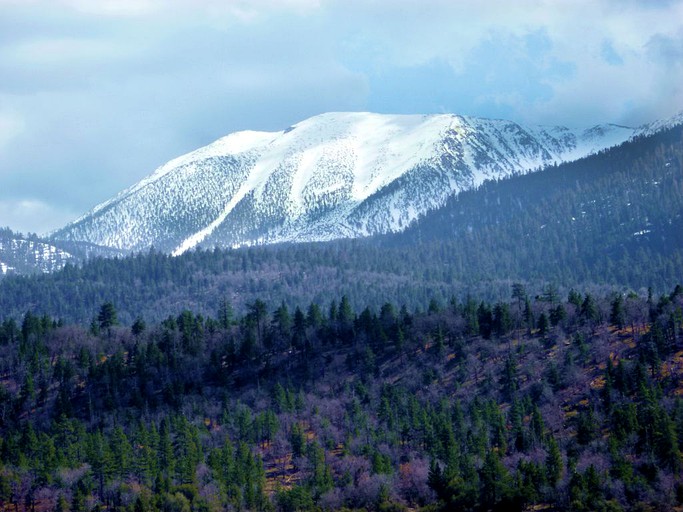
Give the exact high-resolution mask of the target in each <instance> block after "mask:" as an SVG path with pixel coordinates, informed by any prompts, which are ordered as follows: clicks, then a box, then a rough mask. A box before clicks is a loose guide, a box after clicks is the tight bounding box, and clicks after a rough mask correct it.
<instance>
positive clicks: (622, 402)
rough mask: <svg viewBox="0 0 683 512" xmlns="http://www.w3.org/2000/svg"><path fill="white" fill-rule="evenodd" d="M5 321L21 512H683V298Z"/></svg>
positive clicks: (7, 447) (7, 435) (11, 481)
mask: <svg viewBox="0 0 683 512" xmlns="http://www.w3.org/2000/svg"><path fill="white" fill-rule="evenodd" d="M507 296H508V297H511V298H510V300H507V299H506V300H502V301H499V302H496V303H487V302H483V301H480V300H477V299H475V298H473V297H467V298H465V299H463V300H456V299H453V300H452V301H450V302H449V303H448V304H439V303H438V301H433V302H432V303H431V304H430V307H429V310H428V312H426V313H422V314H413V313H411V312H409V311H408V310H406V309H405V308H401V309H399V307H398V306H397V305H392V304H391V303H386V304H385V305H383V306H382V307H381V308H377V309H373V308H366V309H362V311H361V310H360V309H359V311H360V313H354V311H353V308H352V305H351V304H350V303H349V301H348V299H346V298H345V297H343V298H341V300H339V301H332V302H331V303H321V304H315V303H312V304H310V306H309V307H308V308H306V309H305V310H303V311H302V310H300V309H296V310H294V311H291V310H289V309H288V308H287V307H286V306H284V305H281V306H277V305H276V304H266V303H264V302H262V301H260V300H256V301H254V302H253V303H250V304H249V306H248V310H247V313H246V314H245V315H244V316H236V315H234V314H233V312H232V309H231V308H230V305H229V304H228V303H223V304H222V305H221V308H220V312H219V314H218V315H217V316H216V317H203V316H201V315H197V314H195V313H193V312H191V311H183V312H182V313H180V314H179V315H175V314H174V315H171V316H169V317H168V318H167V319H166V320H164V321H163V322H161V323H155V324H150V325H145V322H144V321H143V320H141V319H138V320H137V321H136V322H134V323H133V324H132V325H131V326H122V325H118V323H117V311H116V307H115V305H114V304H112V303H104V304H102V305H101V307H100V308H99V309H98V311H96V312H93V313H97V315H96V320H95V321H93V323H92V324H91V325H90V326H87V325H86V326H84V325H63V324H61V323H60V322H56V321H53V320H52V319H50V318H49V317H42V318H41V317H37V316H34V315H32V314H30V313H29V314H26V315H25V316H24V318H23V320H22V322H20V323H19V324H17V323H16V322H14V321H13V320H5V321H3V323H2V325H1V328H0V347H1V348H2V350H0V367H1V368H2V376H1V381H0V504H2V505H1V506H2V508H4V509H5V510H29V509H30V510H34V509H35V510H79V511H80V510H102V509H108V510H131V511H140V510H147V511H152V510H164V511H166V510H216V511H217V510H225V509H227V510H283V511H294V510H323V509H324V510H340V509H342V508H344V507H346V508H349V509H356V510H407V509H411V510H415V509H418V508H423V507H424V510H440V509H442V510H491V509H495V510H532V509H533V510H538V509H556V510H557V509H559V510H610V511H613V510H671V509H673V508H674V507H680V506H681V505H682V504H683V485H682V484H681V471H682V467H683V459H682V458H681V452H680V446H681V443H683V401H682V400H681V397H680V395H681V394H682V393H683V388H681V377H682V375H681V368H683V288H681V287H680V286H678V287H676V288H675V289H674V290H673V291H672V292H670V293H668V294H667V295H663V296H661V297H659V298H653V297H639V296H637V295H635V294H630V295H627V296H623V295H621V294H611V295H609V296H604V297H602V296H592V295H590V294H588V293H578V292H576V291H572V292H571V293H570V294H569V295H568V296H563V297H560V296H559V295H558V293H557V290H556V289H555V288H553V287H548V288H546V289H545V291H544V293H543V294H542V295H540V296H538V297H535V298H533V297H529V296H528V295H527V293H526V290H525V289H524V287H523V286H522V285H519V284H515V285H514V286H512V288H511V289H510V290H508V293H507Z"/></svg>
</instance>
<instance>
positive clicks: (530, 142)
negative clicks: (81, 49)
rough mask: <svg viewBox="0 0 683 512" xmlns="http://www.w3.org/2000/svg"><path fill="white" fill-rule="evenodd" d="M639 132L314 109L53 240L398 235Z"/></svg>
mask: <svg viewBox="0 0 683 512" xmlns="http://www.w3.org/2000/svg"><path fill="white" fill-rule="evenodd" d="M651 129H652V130H657V129H658V128H657V127H656V126H652V125H651ZM642 130H643V129H633V128H627V127H623V126H616V125H600V126H595V127H593V128H590V129H586V130H573V129H568V128H564V127H557V126H550V127H549V126H531V127H529V126H526V127H525V126H521V125H519V124H516V123H513V122H509V121H503V120H491V119H479V118H472V117H465V116H457V115H429V116H422V115H380V114H371V113H328V114H322V115H319V116H315V117H312V118H310V119H307V120H305V121H302V122H300V123H298V124H296V125H294V126H292V127H290V128H288V129H287V130H284V131H280V132H272V133H270V132H251V131H249V132H237V133H233V134H231V135H228V136H227V137H224V138H221V139H219V140H217V141H216V142H214V143H212V144H210V145H208V146H206V147H204V148H201V149H198V150H196V151H194V152H192V153H188V154H187V155H184V156H181V157H179V158H176V159H174V160H172V161H170V162H168V163H167V164H165V165H163V166H161V167H160V168H159V169H157V170H156V171H155V172H154V173H153V174H151V175H150V176H148V177H147V178H145V179H143V180H142V181H140V182H139V183H137V184H135V185H134V186H132V187H130V188H129V189H127V190H125V191H123V192H121V193H120V194H119V195H117V196H116V197H114V198H113V199H111V200H109V201H107V202H106V203H103V204H101V205H99V206H97V207H95V208H94V209H93V210H92V211H91V212H89V213H88V214H86V215H85V216H83V217H81V218H80V219H78V220H76V221H75V222H73V223H71V224H69V225H67V226H66V227H64V228H63V229H61V230H59V231H57V232H56V233H54V234H53V238H54V239H58V240H68V241H86V242H90V243H94V244H97V245H102V246H107V247H114V248H117V249H122V250H128V251H135V250H142V249H145V248H148V247H150V246H154V247H155V248H157V249H161V250H164V251H168V252H172V253H174V254H180V253H182V252H184V251H187V250H189V249H192V248H194V247H197V246H204V247H213V246H216V245H219V246H239V245H250V244H262V243H274V242H282V241H313V240H330V239H334V238H340V237H358V236H367V235H372V234H376V233H386V232H391V231H399V230H402V229H404V228H405V227H406V226H407V225H408V224H409V223H410V222H411V221H412V220H414V219H415V218H417V217H418V216H419V215H421V214H423V213H425V212H427V211H429V210H432V209H434V208H438V207H440V206H441V205H443V203H444V202H445V200H446V198H447V197H448V196H449V195H452V194H454V193H457V192H459V191H461V190H465V189H468V188H471V187H475V186H477V185H479V184H481V183H482V182H483V181H484V180H486V179H491V178H501V177H505V176H508V175H510V174H512V173H522V172H528V171H531V170H537V169H541V168H543V167H545V166H548V165H552V164H555V163H561V162H565V161H570V160H574V159H578V158H581V157H583V156H586V155H588V154H590V153H593V152H596V151H599V150H601V149H604V148H607V147H610V146H614V145H617V144H620V143H621V142H624V141H626V140H628V139H629V138H631V137H633V136H634V135H637V134H638V133H640V132H641V131H642Z"/></svg>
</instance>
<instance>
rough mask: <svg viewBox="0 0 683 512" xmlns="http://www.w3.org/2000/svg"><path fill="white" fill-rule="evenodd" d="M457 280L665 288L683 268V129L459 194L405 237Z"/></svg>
mask: <svg viewBox="0 0 683 512" xmlns="http://www.w3.org/2000/svg"><path fill="white" fill-rule="evenodd" d="M444 240H447V241H448V242H449V245H447V247H448V249H449V252H450V255H451V257H452V260H453V262H452V263H451V265H452V266H453V267H454V268H455V269H456V272H457V273H458V274H459V275H468V276H470V277H472V276H476V277H477V278H480V279H484V278H487V277H490V276H496V277H502V276H506V275H508V276H513V277H515V278H524V279H533V278H545V279H549V280H550V279H552V280H556V281H558V282H562V283H566V284H573V283H581V282H583V283H605V284H621V285H625V286H631V287H640V286H645V287H647V286H653V285H654V286H657V287H661V286H663V285H664V283H666V282H667V280H671V279H674V280H680V279H681V268H683V267H682V264H683V126H679V127H677V128H674V129H672V130H669V131H666V132H662V133H658V134H656V135H655V136H652V137H643V138H640V139H637V140H635V141H633V142H629V143H628V144H623V145H622V146H620V147H618V148H615V149H612V150H608V151H604V152H602V153H600V154H598V155H595V156H592V157H589V158H585V159H582V160H578V161H576V162H571V163H568V164H565V165H561V166H557V167H554V168H551V169H548V170H545V171H542V172H536V173H531V174H527V175H524V176H519V177H516V178H513V179H507V180H501V181H495V182H487V183H485V184H484V185H483V186H482V187H480V188H479V189H478V190H476V191H467V192H463V193H461V194H459V195H457V196H454V197H452V198H451V199H450V200H449V201H448V203H447V204H446V206H445V207H443V208H441V209H439V210H437V211H435V212H433V213H431V214H428V215H427V216H425V217H424V218H422V219H421V220H420V221H419V222H418V223H417V224H416V225H415V226H413V227H411V228H409V229H408V230H407V231H406V232H405V233H403V234H399V235H396V236H394V237H392V238H391V239H390V242H391V243H397V244H401V245H404V246H410V245H414V244H417V245H426V246H431V245H435V246H441V245H442V243H443V241H444Z"/></svg>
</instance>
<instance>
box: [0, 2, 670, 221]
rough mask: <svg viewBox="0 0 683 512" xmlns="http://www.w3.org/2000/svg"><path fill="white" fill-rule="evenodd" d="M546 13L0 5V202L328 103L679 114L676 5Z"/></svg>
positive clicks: (531, 8)
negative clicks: (0, 184) (0, 157)
mask: <svg viewBox="0 0 683 512" xmlns="http://www.w3.org/2000/svg"><path fill="white" fill-rule="evenodd" d="M560 4H561V5H559V6H558V2H557V0H533V1H532V0H521V1H519V2H503V1H474V0H463V1H458V2H453V1H452V0H424V1H422V2H414V1H412V0H391V1H390V0H373V1H367V0H205V1H197V0H135V1H133V0H116V1H114V0H21V1H19V0H0V76H2V77H3V79H2V81H0V156H2V160H0V178H1V179H2V183H3V187H1V188H0V201H3V202H4V204H15V205H16V204H19V202H20V201H29V203H27V204H43V205H47V206H48V207H49V208H52V209H53V211H55V212H62V214H59V215H58V214H55V217H59V216H60V215H62V216H64V215H65V212H73V215H76V214H79V213H81V212H83V211H84V210H86V209H88V208H90V207H92V206H94V205H95V204H96V203H98V202H100V201H103V200H106V199H107V198H109V197H111V196H112V195H114V194H115V193H117V192H118V191H120V190H121V189H123V188H124V187H126V186H129V185H132V184H133V183H135V182H136V181H137V180H139V179H140V178H142V177H143V176H144V175H146V174H149V173H150V172H152V171H153V170H154V168H155V167H157V166H158V165H161V164H162V163H164V162H165V161H167V160H169V159H171V158H173V157H175V156H177V155H179V154H182V153H184V152H187V151H190V150H192V149H194V148H196V147H198V146H201V145H204V144H207V143H209V142H211V141H213V140H215V139H216V138H218V137H220V136H222V135H225V134H226V133H229V132H230V131H234V130H239V129H258V130H279V129H282V128H284V127H286V126H289V125H291V124H293V123H295V122H297V121H300V120H302V119H305V118H306V117H309V116H311V115H315V114H318V113H321V112H324V111H330V110H337V111H339V110H372V111H379V112H393V113H415V112H421V113H430V112H444V111H450V112H457V113H465V114H470V115H481V116H488V117H504V118H511V119H515V120H519V121H526V122H543V123H563V124H573V125H576V126H583V125H588V124H593V123H597V122H609V121H611V122H620V123H624V124H639V123H642V122H646V121H650V120H653V119H655V118H659V117H666V116H667V115H670V114H671V113H673V111H678V110H680V109H682V108H683V92H682V91H681V87H682V86H681V84H683V69H682V64H681V63H682V62H683V58H681V48H683V35H682V34H683V28H682V27H683V21H681V20H683V2H682V1H680V0H679V1H669V2H638V1H635V0H633V1H616V0H615V1H609V0H575V1H571V2H561V3H560ZM31 202H33V203H31ZM7 211H8V210H6V212H7ZM21 211H23V212H25V214H26V215H27V217H26V218H27V219H28V218H31V219H33V220H34V221H35V222H41V223H43V222H48V221H47V220H41V217H40V216H38V215H36V214H31V213H30V212H31V209H30V208H23V209H21ZM33 211H34V212H35V211H37V210H36V209H35V208H34V210H33ZM17 215H18V214H17ZM13 218H14V219H16V220H17V222H18V223H19V224H20V225H23V226H26V225H28V221H26V222H22V221H20V219H19V217H17V216H16V215H15V216H14V217H13ZM41 226H42V224H36V225H34V226H33V227H31V228H30V229H31V230H32V231H44V230H45V229H44V228H42V227H41ZM24 229H27V228H24Z"/></svg>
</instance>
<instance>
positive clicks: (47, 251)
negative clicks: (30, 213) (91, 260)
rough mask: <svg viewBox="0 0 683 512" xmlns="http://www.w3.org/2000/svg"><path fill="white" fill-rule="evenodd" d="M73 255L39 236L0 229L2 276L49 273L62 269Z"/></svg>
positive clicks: (0, 271)
mask: <svg viewBox="0 0 683 512" xmlns="http://www.w3.org/2000/svg"><path fill="white" fill-rule="evenodd" d="M73 259H74V258H73V256H72V255H71V254H70V253H68V252H66V251H64V250H62V249H60V248H58V247H55V246H54V245H52V244H50V243H48V242H45V241H42V240H39V239H37V238H24V237H23V236H22V235H19V234H16V233H13V232H12V231H11V230H9V229H1V230H0V278H2V277H4V276H6V275H11V274H32V273H41V272H42V273H49V272H54V271H56V270H59V269H61V268H62V267H64V265H66V263H67V262H68V261H73Z"/></svg>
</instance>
